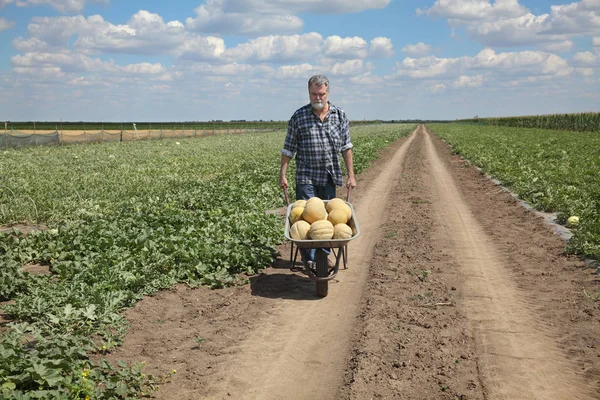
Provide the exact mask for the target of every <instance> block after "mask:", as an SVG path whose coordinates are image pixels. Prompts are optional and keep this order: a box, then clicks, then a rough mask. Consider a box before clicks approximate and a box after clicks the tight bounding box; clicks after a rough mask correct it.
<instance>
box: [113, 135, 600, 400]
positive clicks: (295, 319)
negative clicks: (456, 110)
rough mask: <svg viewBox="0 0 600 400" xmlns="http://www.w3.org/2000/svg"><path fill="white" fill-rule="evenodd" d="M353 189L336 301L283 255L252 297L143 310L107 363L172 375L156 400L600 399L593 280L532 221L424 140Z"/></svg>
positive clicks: (176, 300)
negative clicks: (355, 233) (355, 224)
mask: <svg viewBox="0 0 600 400" xmlns="http://www.w3.org/2000/svg"><path fill="white" fill-rule="evenodd" d="M359 185H360V186H359V189H358V190H357V191H355V192H353V195H352V196H353V198H352V199H351V200H352V203H353V205H354V208H355V210H356V214H357V220H358V221H359V223H360V228H361V236H360V237H359V238H357V239H355V240H354V241H352V242H351V243H350V244H349V261H350V262H349V265H350V268H349V269H348V270H341V271H340V273H339V274H338V276H337V281H335V282H332V283H330V287H329V295H328V297H326V298H319V297H317V296H316V295H315V284H314V283H313V282H312V281H310V280H309V279H308V278H306V277H305V276H304V275H302V274H301V273H298V272H296V273H293V272H290V271H289V268H288V265H287V262H288V261H287V260H288V257H289V248H287V247H286V246H282V255H283V259H282V260H278V263H277V264H276V265H274V266H273V267H272V268H269V269H267V270H265V271H264V273H262V274H260V275H259V276H256V277H253V278H252V279H251V282H250V285H248V286H245V287H237V288H229V289H224V290H219V291H209V290H206V289H196V290H192V289H188V288H185V287H177V288H175V289H174V290H172V291H168V292H162V293H159V294H157V295H156V296H154V297H152V298H148V299H146V300H144V301H142V302H140V303H139V304H138V305H137V306H136V307H135V308H134V309H132V310H130V311H129V312H128V313H127V316H128V318H129V319H130V320H131V321H132V328H131V331H130V334H129V335H128V337H127V339H126V342H125V344H124V346H123V347H122V348H121V349H120V350H119V351H118V352H117V353H115V354H113V355H112V357H114V358H115V359H124V360H137V361H139V360H142V359H143V360H145V361H146V362H147V364H148V369H149V370H150V371H156V372H164V371H168V370H171V369H176V370H177V371H178V372H177V374H176V375H175V376H174V377H173V378H172V381H171V383H169V384H167V385H164V386H163V387H162V388H161V390H160V391H159V392H158V393H157V394H156V397H157V398H160V399H175V398H177V399H200V398H208V399H224V398H234V399H365V398H367V399H369V398H385V399H387V398H398V399H434V398H435V399H437V398H441V399H456V398H460V399H593V398H598V397H600V392H599V390H598V389H599V388H600V385H599V382H598V378H599V377H600V370H599V368H598V359H599V356H600V353H599V350H598V348H599V347H598V346H600V340H599V339H598V338H599V337H600V336H599V335H598V333H599V331H598V330H599V328H600V324H599V317H600V308H599V306H598V304H597V302H596V301H594V296H595V295H596V293H598V291H600V287H599V279H598V278H597V275H595V274H594V273H593V271H592V270H590V269H585V268H583V267H582V266H583V263H582V262H581V261H579V260H578V259H576V258H572V257H565V256H563V255H562V248H563V246H564V243H563V242H562V241H561V239H560V238H558V237H557V236H556V235H554V234H553V233H552V231H551V230H550V228H549V227H548V226H546V225H545V224H544V222H543V221H542V220H541V219H540V218H539V217H536V216H535V215H533V214H532V213H531V212H527V211H525V210H524V209H522V208H521V207H520V206H518V204H517V202H516V201H515V200H514V199H513V198H512V197H511V196H510V195H509V194H508V193H506V192H505V191H503V190H501V189H499V188H498V187H497V186H495V185H494V184H493V183H491V182H490V181H489V180H487V179H486V178H485V177H483V176H481V175H480V174H478V173H477V172H476V171H475V170H474V169H473V168H471V167H469V166H467V165H465V163H464V161H462V160H461V159H460V158H458V157H456V156H453V155H451V154H450V152H449V150H448V148H447V146H446V145H445V144H444V143H443V142H441V141H440V140H439V139H437V138H436V137H434V136H431V135H430V134H429V133H428V132H427V131H426V130H425V128H424V127H420V128H419V129H417V131H415V132H414V133H413V134H412V135H411V136H410V137H409V138H407V139H403V140H401V141H399V142H398V143H396V144H394V146H392V147H391V148H389V149H388V150H387V151H386V154H384V155H383V157H382V158H381V159H380V161H378V162H377V163H376V164H375V165H373V166H372V168H370V169H369V170H368V171H367V172H366V173H365V174H363V175H362V176H361V177H359ZM342 194H343V193H342Z"/></svg>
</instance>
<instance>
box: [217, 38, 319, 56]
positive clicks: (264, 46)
mask: <svg viewBox="0 0 600 400" xmlns="http://www.w3.org/2000/svg"><path fill="white" fill-rule="evenodd" d="M322 42H323V37H322V36H321V35H319V34H318V33H314V32H312V33H307V34H304V35H290V36H263V37H259V38H256V39H252V40H250V41H248V42H247V43H242V44H239V45H238V46H236V47H234V48H232V49H229V50H227V51H226V52H225V54H224V58H226V59H230V60H235V61H254V62H273V63H283V62H298V61H304V60H307V59H312V58H313V57H314V55H316V54H317V53H319V51H320V49H321V45H322Z"/></svg>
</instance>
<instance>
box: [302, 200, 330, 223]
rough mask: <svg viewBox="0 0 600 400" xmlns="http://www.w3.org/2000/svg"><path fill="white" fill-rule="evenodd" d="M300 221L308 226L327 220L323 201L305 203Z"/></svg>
mask: <svg viewBox="0 0 600 400" xmlns="http://www.w3.org/2000/svg"><path fill="white" fill-rule="evenodd" d="M302 219H303V220H305V221H306V222H308V223H309V224H312V223H313V222H315V221H319V220H322V219H327V210H325V204H324V203H323V201H322V200H321V201H320V202H318V201H313V202H311V201H307V202H306V206H305V207H304V210H303V211H302Z"/></svg>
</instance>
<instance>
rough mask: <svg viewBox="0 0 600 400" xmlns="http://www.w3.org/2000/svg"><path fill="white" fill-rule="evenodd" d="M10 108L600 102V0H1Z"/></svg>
mask: <svg viewBox="0 0 600 400" xmlns="http://www.w3.org/2000/svg"><path fill="white" fill-rule="evenodd" d="M0 54H1V57H0V93H1V95H0V120H10V121H23V120H27V121H30V120H36V121H58V120H61V119H62V120H63V121H107V122H108V121H117V122H118V121H140V122H141V121H157V122H158V121H196V120H199V121H209V120H213V119H222V120H232V119H247V120H260V119H262V120H271V119H272V120H287V119H289V117H290V116H291V115H292V113H293V112H294V111H295V110H296V109H297V108H298V107H301V106H302V105H304V104H306V103H307V102H308V92H307V87H306V82H307V81H308V79H309V78H310V76H311V75H313V74H324V75H326V76H328V77H329V79H330V82H331V94H330V101H331V102H332V103H333V104H335V105H337V106H339V107H341V108H343V109H344V110H345V111H346V112H347V113H348V115H349V117H350V119H352V120H361V119H457V118H471V117H473V116H475V115H478V116H480V117H489V116H511V115H534V114H552V113H571V112H587V111H600V0H580V1H573V2H569V1H555V0H495V1H494V0H195V1H192V0H183V1H169V2H166V1H157V0H145V1H138V0H127V1H124V0H121V1H116V0H0Z"/></svg>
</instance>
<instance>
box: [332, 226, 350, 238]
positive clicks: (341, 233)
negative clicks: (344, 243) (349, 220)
mask: <svg viewBox="0 0 600 400" xmlns="http://www.w3.org/2000/svg"><path fill="white" fill-rule="evenodd" d="M353 235H354V232H352V228H350V227H349V226H348V225H346V224H337V225H335V226H334V227H333V238H334V239H350V238H351V237H352V236H353Z"/></svg>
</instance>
